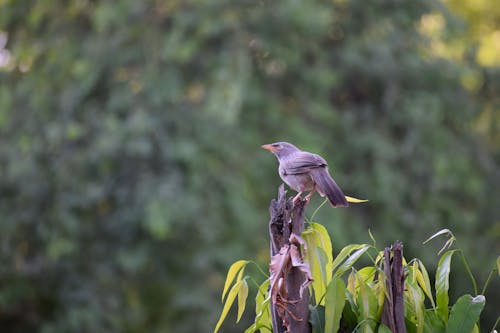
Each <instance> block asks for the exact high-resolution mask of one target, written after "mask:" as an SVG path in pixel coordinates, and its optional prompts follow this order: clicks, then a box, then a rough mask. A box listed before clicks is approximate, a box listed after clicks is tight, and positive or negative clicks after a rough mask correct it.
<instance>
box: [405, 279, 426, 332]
mask: <svg viewBox="0 0 500 333" xmlns="http://www.w3.org/2000/svg"><path fill="white" fill-rule="evenodd" d="M406 289H407V295H408V296H407V297H408V299H409V301H410V304H411V307H412V310H413V315H414V316H415V320H416V321H414V320H412V321H413V322H414V323H415V325H416V328H417V333H423V331H424V295H423V292H422V290H421V289H420V288H418V286H417V285H416V283H413V282H412V281H409V280H408V281H407V283H406Z"/></svg>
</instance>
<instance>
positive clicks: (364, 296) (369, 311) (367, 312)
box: [356, 274, 378, 333]
mask: <svg viewBox="0 0 500 333" xmlns="http://www.w3.org/2000/svg"><path fill="white" fill-rule="evenodd" d="M356 276H357V281H356V282H357V283H358V286H359V292H358V296H357V300H356V303H357V305H358V323H359V324H360V325H361V329H362V332H365V333H370V332H373V330H374V329H375V323H376V321H375V319H376V315H377V312H378V302H377V298H376V296H375V294H374V293H373V290H372V289H371V288H370V286H369V285H368V284H366V283H365V281H363V278H362V277H361V276H360V275H358V274H357V275H356Z"/></svg>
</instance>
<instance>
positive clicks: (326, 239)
mask: <svg viewBox="0 0 500 333" xmlns="http://www.w3.org/2000/svg"><path fill="white" fill-rule="evenodd" d="M311 227H312V228H313V229H314V230H315V231H316V232H317V236H318V237H317V239H318V245H319V247H320V248H321V249H323V251H324V253H325V254H326V271H327V272H328V273H327V276H328V277H330V278H331V273H330V272H331V271H332V264H333V249H332V240H331V239H330V235H329V234H328V231H327V230H326V228H325V227H324V226H323V225H322V224H319V223H311ZM326 283H327V284H328V283H330V281H329V280H327V281H326Z"/></svg>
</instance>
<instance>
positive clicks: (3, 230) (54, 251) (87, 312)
mask: <svg viewBox="0 0 500 333" xmlns="http://www.w3.org/2000/svg"><path fill="white" fill-rule="evenodd" d="M499 22H500V6H498V4H495V1H494V0H489V1H488V0H443V1H435V0H415V1H396V0H382V1H364V0H333V1H332V0H329V1H326V0H314V1H312V0H311V1H297V0H285V1H264V0H260V1H259V0H257V1H253V0H252V1H250V0H248V1H245V0H239V1H231V0H213V1H202V0H199V1H197V0H184V1H182V0H164V1H160V0H157V1H154V0H149V1H137V0H121V1H116V2H115V1H97V0H81V1H76V0H74V1H62V0H46V1H27V0H2V1H0V175H1V177H0V331H1V332H43V333H49V332H180V333H182V332H209V331H211V330H212V329H213V327H214V324H215V322H216V320H217V317H218V315H219V313H220V311H221V308H222V304H221V302H220V293H221V290H222V285H223V282H224V278H225V274H226V271H227V269H228V267H229V265H230V264H231V263H232V262H233V261H235V260H237V259H253V260H255V261H256V262H257V263H259V264H260V265H261V267H262V268H263V269H264V270H266V263H267V260H268V232H267V222H268V204H269V201H270V200H271V199H272V198H273V197H274V196H275V195H276V192H277V187H278V185H279V184H280V179H279V177H278V175H277V162H276V160H275V158H274V157H273V156H272V155H270V154H269V153H268V152H266V151H264V150H262V149H260V148H259V146H260V145H261V144H264V143H270V142H273V141H280V140H286V141H290V142H292V143H294V144H296V145H298V146H299V147H301V148H303V149H306V150H310V151H313V152H316V153H319V154H321V155H323V156H324V157H325V158H326V159H327V160H328V161H329V164H330V168H331V170H332V173H333V175H334V177H335V179H336V180H337V182H338V183H339V184H340V185H341V187H342V188H343V189H344V191H345V192H346V193H347V194H349V195H352V196H356V197H361V198H367V199H369V200H370V201H369V203H367V204H362V205H353V206H351V207H349V208H348V209H331V208H330V207H327V206H325V207H323V208H322V209H321V210H320V212H319V214H318V215H317V216H316V220H317V221H318V222H320V223H322V224H324V225H326V227H327V228H328V230H329V231H330V233H331V235H332V241H333V243H334V251H335V252H337V251H339V249H340V248H341V247H342V246H343V245H345V244H348V243H361V242H371V240H370V238H369V235H368V230H369V229H370V230H371V232H372V233H373V235H374V237H375V238H376V240H377V246H379V247H380V248H383V247H384V246H387V245H389V244H391V243H392V242H393V241H395V240H397V239H399V240H402V241H403V242H404V244H405V256H406V257H407V258H408V259H411V258H413V257H418V258H421V259H422V260H423V261H424V262H425V264H426V266H427V267H428V268H429V269H430V270H431V271H432V270H433V269H434V268H435V267H436V265H437V259H438V256H437V252H438V250H439V249H440V247H441V246H442V245H443V243H444V241H445V240H444V239H440V240H435V241H433V242H431V243H429V244H425V245H423V244H422V242H423V241H424V240H425V239H426V238H427V237H428V236H430V235H431V234H433V233H434V232H436V231H438V230H440V229H442V228H449V229H451V230H452V231H453V232H454V234H455V235H456V237H457V238H458V246H459V247H460V248H462V249H463V250H464V253H465V255H466V257H467V258H468V259H469V260H470V264H471V266H472V270H473V272H474V274H475V275H476V277H477V279H478V282H479V285H480V286H482V285H483V283H484V280H485V279H486V276H487V275H488V273H489V271H490V270H491V269H492V268H493V267H494V262H495V259H496V257H497V256H498V255H499V254H500V222H499V221H500V214H499V209H500V202H499V198H500V171H499V166H500V163H499V162H500V133H499V127H500V115H499V113H498V111H499V110H500V97H499V96H500V23H499ZM320 203H321V200H320V199H319V198H315V199H314V200H313V201H312V203H311V205H310V208H309V210H310V211H309V213H308V214H309V215H310V214H311V211H312V210H313V209H314V208H316V207H317V206H318V205H319V204H320ZM255 276H256V278H258V279H259V278H260V277H259V275H258V273H256V274H255ZM472 292H473V291H472V286H471V284H470V281H469V280H468V278H467V276H466V274H465V272H464V269H463V266H462V265H461V264H460V261H459V259H458V257H457V258H455V259H454V264H453V267H452V275H451V293H452V301H454V299H455V298H456V296H457V295H462V294H464V293H472ZM486 299H487V306H486V310H485V312H484V314H483V317H482V323H483V328H484V330H486V329H488V328H490V327H491V326H492V325H493V322H494V321H495V320H496V318H497V316H498V315H499V312H500V311H499V310H498V309H500V283H499V279H498V276H495V278H494V279H493V281H492V284H491V285H490V288H489V289H488V291H487V293H486ZM234 318H235V316H234V315H233V316H230V317H229V321H228V324H225V325H224V327H223V331H224V332H242V331H243V329H244V328H246V325H248V324H249V321H250V320H252V318H253V311H252V310H249V311H247V312H246V314H245V316H244V318H243V320H242V323H240V324H238V325H234V324H232V323H230V322H231V321H232V320H233V319H234Z"/></svg>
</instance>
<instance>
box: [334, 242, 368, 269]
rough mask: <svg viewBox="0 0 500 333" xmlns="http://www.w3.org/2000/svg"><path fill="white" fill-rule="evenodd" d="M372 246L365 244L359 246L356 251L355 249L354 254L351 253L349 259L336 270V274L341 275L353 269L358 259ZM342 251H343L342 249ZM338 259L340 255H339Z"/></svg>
mask: <svg viewBox="0 0 500 333" xmlns="http://www.w3.org/2000/svg"><path fill="white" fill-rule="evenodd" d="M369 248H370V245H368V244H363V245H361V246H360V248H358V249H357V250H356V251H354V253H353V254H351V255H349V257H347V259H346V260H345V261H344V263H343V264H342V265H341V266H340V267H339V269H338V270H337V271H336V272H335V274H334V276H340V275H342V274H343V273H344V272H346V271H348V270H349V269H351V267H352V266H353V265H354V264H355V263H356V261H358V259H359V258H360V257H361V256H362V255H363V254H364V253H365V252H366V251H367V250H368V249H369ZM341 252H342V251H341ZM337 259H338V257H337ZM333 267H335V261H334V264H333Z"/></svg>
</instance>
